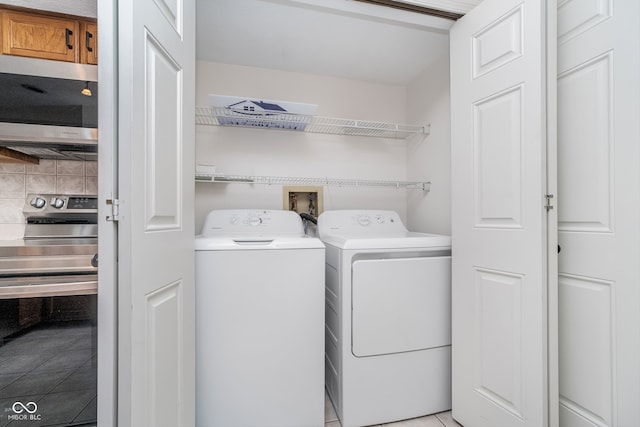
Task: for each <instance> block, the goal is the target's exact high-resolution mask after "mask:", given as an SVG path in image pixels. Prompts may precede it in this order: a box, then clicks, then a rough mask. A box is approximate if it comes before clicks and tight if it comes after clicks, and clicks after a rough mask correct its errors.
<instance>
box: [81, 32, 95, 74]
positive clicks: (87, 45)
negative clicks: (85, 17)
mask: <svg viewBox="0 0 640 427" xmlns="http://www.w3.org/2000/svg"><path fill="white" fill-rule="evenodd" d="M80 62H82V63H83V64H91V65H98V25H97V24H96V23H93V22H81V23H80Z"/></svg>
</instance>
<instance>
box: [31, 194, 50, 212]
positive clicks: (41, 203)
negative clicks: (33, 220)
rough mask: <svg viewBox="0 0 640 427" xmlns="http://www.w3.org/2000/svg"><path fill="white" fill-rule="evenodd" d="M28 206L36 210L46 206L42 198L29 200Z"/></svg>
mask: <svg viewBox="0 0 640 427" xmlns="http://www.w3.org/2000/svg"><path fill="white" fill-rule="evenodd" d="M29 204H30V205H31V206H33V207H34V208H36V209H42V208H44V206H45V205H46V204H47V201H46V200H45V199H43V198H42V197H34V198H33V199H31V201H30V202H29Z"/></svg>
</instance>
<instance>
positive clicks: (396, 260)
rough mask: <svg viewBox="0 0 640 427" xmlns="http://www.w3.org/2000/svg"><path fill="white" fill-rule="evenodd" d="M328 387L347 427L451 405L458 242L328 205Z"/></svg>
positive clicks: (394, 217)
mask: <svg viewBox="0 0 640 427" xmlns="http://www.w3.org/2000/svg"><path fill="white" fill-rule="evenodd" d="M318 232H319V236H320V238H321V239H322V240H323V242H324V243H325V245H326V248H327V249H326V270H325V278H326V310H325V318H326V333H325V346H326V355H325V383H326V387H327V391H328V393H329V396H330V398H331V400H332V401H333V403H334V407H335V408H336V412H337V413H338V416H339V417H340V420H341V422H342V426H343V427H355V426H366V425H371V424H382V423H388V422H391V421H397V420H402V419H407V418H414V417H419V416H423V415H427V414H433V413H436V412H441V411H445V410H449V409H450V408H451V238H450V237H449V236H442V235H434V234H425V233H414V232H409V231H407V229H406V228H405V226H404V225H403V224H402V221H401V219H400V217H399V216H398V214H397V213H396V212H393V211H365V210H349V211H326V212H324V213H322V214H321V215H320V217H319V218H318Z"/></svg>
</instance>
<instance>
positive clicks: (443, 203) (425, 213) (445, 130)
mask: <svg viewBox="0 0 640 427" xmlns="http://www.w3.org/2000/svg"><path fill="white" fill-rule="evenodd" d="M407 120H408V121H409V122H410V123H421V122H424V123H430V124H431V133H430V134H429V136H428V137H427V138H426V139H424V140H423V141H421V142H419V143H412V144H410V145H409V146H408V152H407V179H408V180H411V181H421V180H427V181H431V191H430V192H429V193H423V192H418V191H414V192H410V193H408V194H407V227H408V228H409V229H410V230H413V231H422V232H428V233H436V234H447V235H450V234H451V144H450V143H451V124H450V123H451V116H450V94H449V56H448V55H447V56H446V57H443V58H441V59H440V60H439V61H438V62H437V63H435V64H434V65H432V66H431V67H429V68H428V69H427V70H425V71H424V72H423V73H422V74H421V75H420V76H419V77H418V78H417V79H415V80H414V81H413V82H412V83H411V85H409V87H408V88H407Z"/></svg>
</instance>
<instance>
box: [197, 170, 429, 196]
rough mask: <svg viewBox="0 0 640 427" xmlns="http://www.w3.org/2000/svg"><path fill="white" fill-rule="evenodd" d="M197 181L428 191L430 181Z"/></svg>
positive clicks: (212, 177) (205, 178) (215, 177)
mask: <svg viewBox="0 0 640 427" xmlns="http://www.w3.org/2000/svg"><path fill="white" fill-rule="evenodd" d="M196 181H197V182H217V183H245V184H267V185H326V186H336V187H378V188H398V189H401V188H402V189H417V190H423V191H427V192H428V191H429V190H430V189H431V182H424V181H384V180H371V179H341V178H304V177H291V176H254V175H222V174H196Z"/></svg>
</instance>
